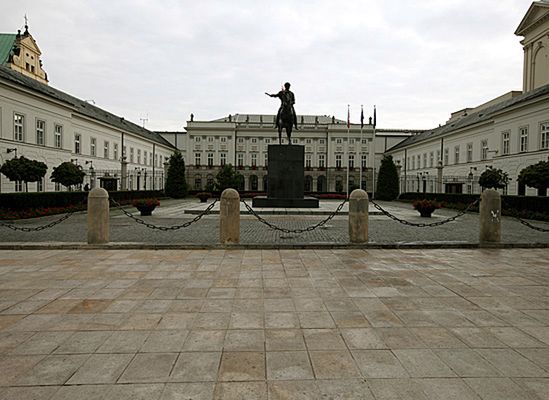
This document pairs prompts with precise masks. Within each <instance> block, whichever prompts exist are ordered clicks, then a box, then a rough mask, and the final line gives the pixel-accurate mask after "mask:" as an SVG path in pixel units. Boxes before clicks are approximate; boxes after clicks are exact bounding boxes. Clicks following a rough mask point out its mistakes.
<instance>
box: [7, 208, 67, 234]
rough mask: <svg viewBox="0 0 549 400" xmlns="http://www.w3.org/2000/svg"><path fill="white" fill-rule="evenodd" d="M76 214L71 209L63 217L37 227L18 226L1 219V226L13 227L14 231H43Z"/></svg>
mask: <svg viewBox="0 0 549 400" xmlns="http://www.w3.org/2000/svg"><path fill="white" fill-rule="evenodd" d="M73 214H74V211H71V212H69V213H66V214H65V215H63V216H62V217H61V218H59V219H56V220H55V221H52V222H50V223H49V224H46V225H40V226H37V227H33V228H30V227H26V226H17V225H13V224H8V223H6V222H3V221H0V226H3V227H4V228H8V229H11V230H13V231H22V232H39V231H43V230H44V229H48V228H53V227H54V226H55V225H58V224H60V223H61V222H63V221H65V220H66V219H69V218H70V217H71V216H72V215H73Z"/></svg>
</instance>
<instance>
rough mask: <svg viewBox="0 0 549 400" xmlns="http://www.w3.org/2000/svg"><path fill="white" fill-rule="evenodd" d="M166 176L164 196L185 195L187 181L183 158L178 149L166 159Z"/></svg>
mask: <svg viewBox="0 0 549 400" xmlns="http://www.w3.org/2000/svg"><path fill="white" fill-rule="evenodd" d="M168 163H169V165H168V173H167V177H166V188H165V189H164V191H165V192H166V196H169V197H172V198H174V199H181V198H183V197H185V196H187V181H186V180H185V160H183V156H182V155H181V152H180V151H179V150H177V151H175V152H174V153H173V154H172V155H171V157H170V159H169V160H168Z"/></svg>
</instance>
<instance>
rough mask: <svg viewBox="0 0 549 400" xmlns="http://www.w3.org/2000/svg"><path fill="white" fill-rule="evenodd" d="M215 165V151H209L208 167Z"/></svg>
mask: <svg viewBox="0 0 549 400" xmlns="http://www.w3.org/2000/svg"><path fill="white" fill-rule="evenodd" d="M213 165H214V155H213V153H208V167H213Z"/></svg>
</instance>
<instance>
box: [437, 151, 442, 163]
mask: <svg viewBox="0 0 549 400" xmlns="http://www.w3.org/2000/svg"><path fill="white" fill-rule="evenodd" d="M436 161H437V165H438V163H439V162H440V161H442V160H441V159H440V150H437V159H436Z"/></svg>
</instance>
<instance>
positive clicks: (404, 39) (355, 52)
mask: <svg viewBox="0 0 549 400" xmlns="http://www.w3.org/2000/svg"><path fill="white" fill-rule="evenodd" d="M531 3H532V2H531V1H530V0H498V1H488V0H475V1H471V0H445V1H441V0H417V1H375V0H344V1H335V0H314V1H313V0H295V1H291V0H278V1H266V0H263V1H261V0H232V1H226V0H219V1H217V0H216V1H214V0H202V1H197V0H154V1H153V0H110V1H109V0H95V1H91V0H78V1H74V0H40V1H38V0H34V1H30V0H19V1H17V2H16V1H10V2H4V3H3V4H2V13H1V14H0V32H5V33H9V32H16V31H17V29H19V28H21V27H22V26H23V25H24V20H23V16H24V15H25V14H27V15H28V18H29V26H30V32H31V34H32V35H33V37H34V38H35V39H36V41H37V43H38V45H39V47H40V49H41V50H42V53H43V56H42V59H43V62H44V68H45V70H46V72H47V73H48V77H49V80H50V85H51V86H53V87H55V88H58V89H60V90H63V91H65V92H67V93H69V94H72V95H74V96H76V97H79V98H81V99H86V100H88V99H91V100H94V101H95V102H96V104H97V106H99V107H102V108H104V109H106V110H108V111H110V112H113V113H115V114H117V115H120V116H124V117H125V118H126V119H129V120H132V121H133V122H136V123H139V124H140V123H141V122H140V118H145V117H147V116H148V118H149V121H148V122H147V123H146V127H147V128H149V129H153V130H181V129H182V128H183V127H184V126H185V124H186V122H185V121H187V120H188V119H189V114H190V113H191V112H192V113H194V115H195V119H197V120H210V119H215V118H221V117H223V116H226V115H228V114H235V113H240V114H246V113H250V114H258V113H268V114H272V113H275V112H276V110H277V108H278V105H279V101H278V99H272V98H269V97H267V96H265V94H264V92H265V91H267V92H277V91H278V90H280V87H281V84H282V83H284V82H286V81H289V82H291V83H292V91H293V92H294V93H295V95H296V111H297V113H298V115H299V114H322V115H324V114H326V115H335V116H336V117H338V118H341V119H346V114H347V104H350V105H351V120H352V121H353V122H357V123H358V122H359V118H360V105H361V104H364V108H365V115H366V116H368V115H370V114H371V113H372V111H371V110H372V108H373V105H374V104H376V105H377V108H378V112H377V116H378V127H379V128H411V129H421V128H431V127H434V126H438V124H439V123H444V122H445V121H446V120H447V119H448V118H449V115H450V113H451V112H453V111H457V110H459V109H461V108H465V107H468V106H473V107H474V106H477V105H479V104H481V103H483V102H485V101H487V100H490V99H492V98H494V97H496V96H499V95H501V94H503V93H505V92H508V91H510V90H521V89H522V57H523V52H522V46H521V45H520V43H519V41H520V39H521V38H519V37H517V36H515V35H514V34H513V32H514V31H515V29H516V28H517V26H518V24H519V23H520V21H521V19H522V17H523V16H524V14H525V13H526V11H527V10H528V7H529V6H530V4H531Z"/></svg>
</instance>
